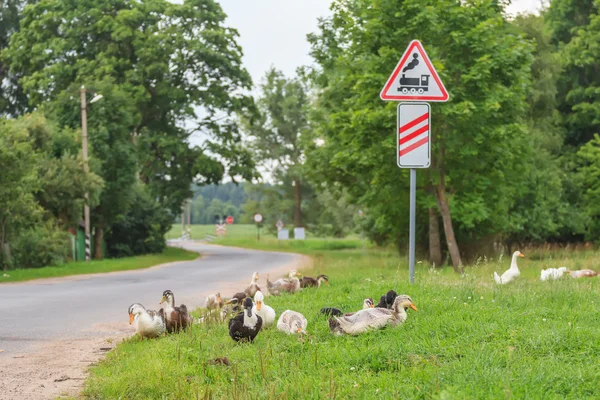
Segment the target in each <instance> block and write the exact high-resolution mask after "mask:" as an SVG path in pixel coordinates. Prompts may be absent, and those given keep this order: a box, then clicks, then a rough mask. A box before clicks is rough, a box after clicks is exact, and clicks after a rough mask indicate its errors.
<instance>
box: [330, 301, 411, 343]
mask: <svg viewBox="0 0 600 400" xmlns="http://www.w3.org/2000/svg"><path fill="white" fill-rule="evenodd" d="M408 308H412V309H413V310H415V311H418V310H417V307H416V306H415V305H414V304H413V301H412V299H411V298H410V296H408V295H405V294H403V295H400V296H397V297H396V299H395V300H394V304H393V306H392V309H391V310H388V309H387V308H368V309H365V310H360V311H357V312H356V313H354V314H353V315H351V316H342V317H333V318H330V319H329V330H330V331H331V333H333V334H335V335H343V334H348V335H358V334H360V333H364V332H367V331H369V330H372V329H380V328H383V327H384V326H386V325H388V324H389V325H391V326H395V325H398V324H401V323H403V322H404V321H406V318H407V316H408V315H407V314H406V310H407V309H408Z"/></svg>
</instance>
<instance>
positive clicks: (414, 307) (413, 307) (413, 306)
mask: <svg viewBox="0 0 600 400" xmlns="http://www.w3.org/2000/svg"><path fill="white" fill-rule="evenodd" d="M409 307H410V308H412V309H413V310H415V311H419V310H418V309H417V306H415V305H414V304H413V303H410V306H409Z"/></svg>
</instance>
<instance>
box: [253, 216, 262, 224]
mask: <svg viewBox="0 0 600 400" xmlns="http://www.w3.org/2000/svg"><path fill="white" fill-rule="evenodd" d="M260 221H262V215H260V214H254V222H256V223H257V224H258V223H259V222H260Z"/></svg>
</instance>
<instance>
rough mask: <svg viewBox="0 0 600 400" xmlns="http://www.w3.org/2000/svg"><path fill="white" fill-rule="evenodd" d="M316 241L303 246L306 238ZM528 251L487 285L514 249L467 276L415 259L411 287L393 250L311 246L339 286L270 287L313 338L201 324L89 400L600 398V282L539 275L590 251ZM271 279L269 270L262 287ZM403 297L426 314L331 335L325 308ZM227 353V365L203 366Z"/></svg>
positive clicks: (114, 355) (91, 392)
mask: <svg viewBox="0 0 600 400" xmlns="http://www.w3.org/2000/svg"><path fill="white" fill-rule="evenodd" d="M307 243H308V242H307ZM523 252H524V253H525V254H526V255H527V256H529V257H528V258H526V259H520V260H519V262H520V267H521V270H522V277H521V279H520V280H519V281H517V282H515V283H514V284H511V285H507V286H502V287H499V286H496V285H494V284H492V282H493V280H492V276H491V275H492V272H493V271H494V270H498V271H499V272H501V271H504V270H505V269H506V268H507V267H508V265H509V262H510V260H508V259H507V258H502V259H494V260H486V259H482V260H479V261H478V262H477V263H476V264H475V265H474V266H472V267H469V268H468V270H467V273H466V274H465V275H464V276H462V277H461V276H458V275H456V274H454V273H452V272H451V270H450V269H445V270H442V271H437V270H435V271H431V270H429V267H428V266H427V265H426V264H425V263H419V264H417V274H416V284H414V285H409V284H408V283H407V275H408V274H407V266H406V262H405V260H404V259H399V258H398V257H397V255H396V254H395V252H393V251H388V250H381V249H368V250H366V251H363V250H361V249H355V250H344V251H313V253H312V254H313V255H314V258H315V268H314V270H312V271H310V274H311V275H313V276H314V275H316V274H318V273H327V274H328V275H329V277H330V281H331V285H330V286H324V287H322V288H319V289H305V290H304V291H302V292H301V293H299V294H296V295H284V296H280V297H273V296H269V297H267V298H266V303H267V304H269V305H271V306H272V307H273V308H274V309H275V311H276V312H277V313H278V314H279V313H281V312H283V311H284V310H286V309H288V308H289V309H293V310H297V311H299V312H302V313H303V314H304V315H305V316H306V317H307V318H308V321H309V322H308V329H307V330H308V332H309V335H308V336H307V337H303V338H299V337H296V336H287V335H285V334H282V333H280V332H278V331H277V330H276V329H267V330H265V331H263V332H261V333H260V334H259V335H258V337H257V339H256V341H255V343H254V344H241V345H240V344H236V343H234V342H233V341H232V340H231V339H230V338H229V336H228V333H227V328H226V326H225V325H195V326H193V327H192V329H190V330H189V331H187V332H185V333H180V334H177V335H171V336H168V337H164V338H160V339H157V340H151V341H144V342H139V340H138V338H137V337H133V338H132V339H130V340H128V341H126V342H124V343H122V344H120V345H119V346H117V348H116V349H115V350H113V351H111V352H110V353H109V354H108V356H107V359H106V360H105V361H103V362H101V363H100V364H99V365H97V366H95V367H94V368H92V370H91V377H90V379H89V380H88V381H87V382H86V386H85V392H84V394H85V395H86V396H88V397H89V398H92V399H95V398H127V399H147V398H165V399H176V398H177V399H179V398H182V399H183V398H185V399H188V398H215V399H222V398H223V399H224V398H227V399H258V398H261V399H262V398H278V399H322V398H334V397H335V398H344V399H345V398H351V399H352V398H356V399H398V398H420V399H430V398H435V399H464V398H468V399H501V398H502V399H503V398H508V397H514V398H529V399H542V398H543V399H554V398H556V399H559V398H560V399H562V398H577V399H580V398H592V397H593V398H597V397H598V396H599V394H600V389H599V388H598V384H597V383H598V381H599V379H600V369H599V368H598V367H597V366H598V362H599V361H600V341H599V340H597V337H598V333H599V328H598V326H599V322H600V321H599V319H600V314H599V313H598V305H599V304H600V303H596V301H599V300H598V291H599V290H600V279H597V278H590V279H584V280H575V279H571V278H566V279H564V280H562V281H556V282H540V281H539V271H540V269H541V268H546V267H547V266H560V265H567V266H570V267H573V268H586V267H593V266H594V265H596V266H597V265H598V262H599V261H600V255H599V254H598V253H596V252H592V251H585V252H553V253H543V252H536V251H529V252H525V250H523ZM259 283H263V284H264V282H263V279H261V282H259ZM391 288H393V289H395V290H396V291H398V292H399V293H406V294H409V295H410V296H411V297H412V299H413V301H414V302H415V304H416V306H417V307H418V308H419V312H413V311H412V310H409V317H408V320H407V322H406V323H405V324H403V325H401V326H399V327H396V328H388V329H384V330H381V331H376V332H370V333H367V334H364V335H362V336H358V337H335V336H333V335H331V334H330V333H329V330H328V326H327V320H326V318H324V317H323V316H321V315H319V309H320V308H321V307H323V306H337V307H340V308H342V309H343V310H347V311H350V310H356V309H359V308H360V307H361V304H362V301H363V299H364V298H365V297H379V296H380V295H381V294H383V293H384V292H386V291H387V290H388V289H391ZM217 357H227V358H228V359H229V360H230V362H231V366H230V367H227V366H222V365H212V364H211V363H210V362H209V361H210V360H212V359H215V358H217Z"/></svg>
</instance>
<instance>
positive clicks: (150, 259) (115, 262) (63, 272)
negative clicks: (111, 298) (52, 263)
mask: <svg viewBox="0 0 600 400" xmlns="http://www.w3.org/2000/svg"><path fill="white" fill-rule="evenodd" d="M196 258H198V253H195V252H192V251H187V250H183V249H180V248H174V247H167V248H166V249H165V251H164V252H162V253H161V254H148V255H144V256H137V257H126V258H114V259H106V260H100V261H93V260H92V261H90V262H85V261H78V262H72V263H67V264H63V265H59V266H56V267H44V268H31V269H16V270H11V271H7V272H6V274H7V275H8V277H3V276H1V275H0V283H6V282H21V281H29V280H33V279H40V278H58V277H63V276H70V275H81V274H95V273H104V272H115V271H128V270H133V269H141V268H149V267H152V266H155V265H159V264H164V263H168V262H173V261H186V260H194V259H196Z"/></svg>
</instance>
